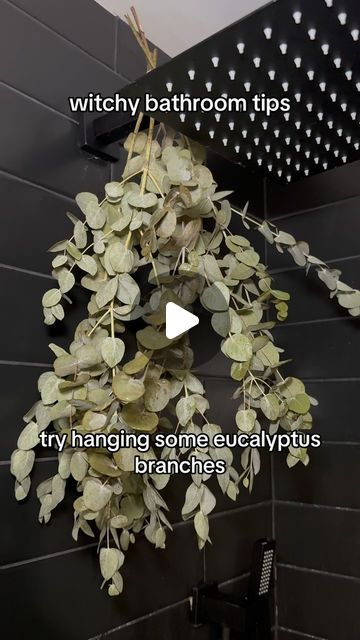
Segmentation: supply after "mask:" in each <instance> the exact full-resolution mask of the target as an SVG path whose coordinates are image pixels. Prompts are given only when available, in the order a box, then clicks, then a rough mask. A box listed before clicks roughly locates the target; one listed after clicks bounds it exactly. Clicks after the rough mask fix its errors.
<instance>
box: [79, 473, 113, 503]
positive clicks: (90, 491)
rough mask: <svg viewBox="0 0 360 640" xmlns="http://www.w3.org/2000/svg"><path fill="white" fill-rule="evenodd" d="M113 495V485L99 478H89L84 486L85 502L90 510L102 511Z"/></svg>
mask: <svg viewBox="0 0 360 640" xmlns="http://www.w3.org/2000/svg"><path fill="white" fill-rule="evenodd" d="M111 495H112V490H111V487H109V485H107V484H102V483H101V482H98V481H97V480H88V481H87V482H86V483H85V487H84V494H83V497H84V504H85V506H86V508H87V509H90V511H100V510H101V509H103V508H104V507H105V505H107V503H108V502H109V500H110V498H111Z"/></svg>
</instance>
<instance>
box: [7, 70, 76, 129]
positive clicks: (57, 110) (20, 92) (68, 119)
mask: <svg viewBox="0 0 360 640" xmlns="http://www.w3.org/2000/svg"><path fill="white" fill-rule="evenodd" d="M0 85H1V86H3V87H5V88H6V89H10V91H13V92H14V93H17V94H18V95H20V96H21V97H22V98H25V99H26V100H30V101H31V102H34V103H35V104H36V105H38V106H39V107H43V108H44V109H48V110H49V111H52V113H55V114H56V115H57V116H60V117H61V118H65V120H67V121H68V122H71V123H72V124H75V125H76V126H78V125H79V122H78V121H77V120H75V118H72V117H71V116H69V115H67V114H66V113H64V112H63V111H60V110H59V109H56V108H55V107H52V106H50V105H49V104H47V103H46V102H41V100H39V99H38V98H35V96H32V95H30V94H29V93H25V92H24V91H21V90H20V89H18V88H17V87H14V86H13V85H11V84H9V83H8V82H4V81H3V80H0Z"/></svg>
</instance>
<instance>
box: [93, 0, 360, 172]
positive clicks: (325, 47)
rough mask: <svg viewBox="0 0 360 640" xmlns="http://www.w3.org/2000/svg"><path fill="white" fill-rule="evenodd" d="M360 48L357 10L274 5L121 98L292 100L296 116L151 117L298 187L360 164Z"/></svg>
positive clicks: (349, 4)
mask: <svg viewBox="0 0 360 640" xmlns="http://www.w3.org/2000/svg"><path fill="white" fill-rule="evenodd" d="M359 44H360V2H359V0H311V2H310V0H276V1H275V2H271V3H270V4H268V5H266V6H265V7H263V8H261V9H259V10H257V11H255V12H254V13H252V14H251V15H249V16H247V17H246V18H244V19H242V20H240V21H238V22H236V23H234V24H232V25H230V26H229V27H227V28H226V29H223V30H222V31H220V32H218V33H217V34H215V35H214V36H211V37H210V38H208V39H206V40H204V41H203V42H201V43H200V44H198V45H196V46H194V47H192V48H191V49H189V50H187V51H185V52H184V53H182V54H180V55H178V56H177V57H176V58H173V59H172V60H170V61H169V62H167V63H166V64H164V65H162V66H161V67H159V68H158V69H155V70H154V71H151V72H150V73H148V74H146V75H145V76H143V77H141V78H140V79H139V80H137V81H136V82H134V83H132V84H130V85H128V86H127V87H125V88H124V89H122V90H121V92H120V93H121V95H122V96H124V97H138V96H140V97H142V96H144V95H145V94H146V93H149V94H151V95H152V96H154V97H156V98H158V99H160V98H162V97H171V96H172V95H173V94H180V93H184V94H188V95H189V96H191V97H195V96H196V97H203V98H206V97H212V98H215V97H220V96H222V95H226V96H236V97H244V98H248V99H249V102H250V100H251V98H252V97H253V96H254V95H258V94H261V93H264V94H266V96H268V97H275V98H278V99H279V100H281V98H289V99H290V105H291V109H290V112H288V113H283V112H281V111H277V112H274V113H272V114H271V115H270V116H268V117H266V115H265V114H264V113H261V112H257V113H256V112H255V111H254V110H253V109H252V108H250V109H249V110H248V111H246V112H242V113H235V114H231V113H229V112H223V113H214V112H203V113H198V112H197V113H189V112H187V113H174V112H171V113H160V112H155V113H152V114H151V115H153V116H154V117H155V119H156V120H157V121H162V122H164V123H165V124H167V125H169V126H171V127H173V128H174V129H176V130H177V131H180V132H181V133H183V134H185V135H186V136H189V137H190V138H192V139H194V140H197V141H199V142H201V143H202V144H204V145H206V146H208V147H211V149H212V150H213V151H215V152H217V153H219V154H221V155H222V156H225V157H226V158H228V159H230V160H231V161H233V162H236V163H239V164H241V165H243V166H246V167H247V168H250V169H251V170H253V171H255V172H257V173H260V174H262V175H264V176H267V177H269V178H270V179H271V180H273V181H276V182H281V183H288V182H293V181H296V180H299V179H302V178H304V177H306V176H310V175H313V174H317V173H320V172H323V171H326V170H328V169H332V168H334V167H337V166H341V165H344V164H346V163H349V162H352V161H355V160H357V159H359V158H360V131H359V124H360V56H359ZM116 119H117V122H118V123H119V122H120V121H121V119H124V114H113V115H112V116H103V117H102V119H101V120H102V123H101V124H102V133H103V135H104V130H105V136H106V131H107V132H108V141H110V140H111V139H114V136H113V137H111V134H112V133H114V129H116V126H115V124H116ZM107 123H108V126H107ZM114 123H115V124H114ZM128 124H129V123H128ZM87 127H88V131H89V124H88V125H87ZM90 129H91V130H92V124H90ZM118 138H119V135H118ZM103 141H104V137H103ZM88 148H89V149H90V148H91V145H88ZM92 149H93V151H94V150H95V149H96V139H95V138H93V140H92ZM95 152H96V151H95Z"/></svg>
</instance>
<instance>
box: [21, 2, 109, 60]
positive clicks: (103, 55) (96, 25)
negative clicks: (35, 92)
mask: <svg viewBox="0 0 360 640" xmlns="http://www.w3.org/2000/svg"><path fill="white" fill-rule="evenodd" d="M11 2H12V3H13V4H15V5H17V6H18V7H20V8H21V9H23V10H24V11H26V13H29V14H30V15H32V16H33V17H34V18H37V19H38V20H40V22H43V23H44V24H45V25H47V26H48V27H50V28H51V29H53V30H54V31H55V32H56V33H59V34H60V35H62V36H64V37H65V38H67V39H68V40H70V41H71V42H73V43H74V44H75V45H76V46H77V47H80V48H81V49H84V51H87V52H88V53H89V54H90V55H92V56H94V57H95V58H97V59H98V60H101V62H103V63H104V64H106V65H107V66H109V67H111V68H113V65H114V50H115V17H114V16H113V15H112V14H111V13H109V12H108V11H105V9H103V7H101V6H100V5H99V4H98V3H97V2H89V1H88V0H77V1H76V2H72V1H71V0H62V2H61V3H60V2H44V1H43V0H32V2H31V3H29V2H28V1H27V0H11Z"/></svg>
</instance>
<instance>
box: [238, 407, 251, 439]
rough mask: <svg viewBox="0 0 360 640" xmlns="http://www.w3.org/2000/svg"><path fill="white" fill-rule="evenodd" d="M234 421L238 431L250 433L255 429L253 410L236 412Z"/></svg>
mask: <svg viewBox="0 0 360 640" xmlns="http://www.w3.org/2000/svg"><path fill="white" fill-rule="evenodd" d="M235 420H236V424H237V426H238V428H239V429H240V431H245V433H250V431H252V430H253V429H254V427H255V422H256V411H254V409H241V410H240V411H238V412H237V414H236V416H235Z"/></svg>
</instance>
